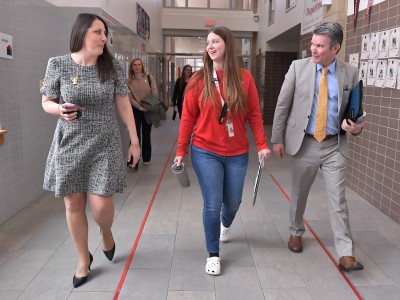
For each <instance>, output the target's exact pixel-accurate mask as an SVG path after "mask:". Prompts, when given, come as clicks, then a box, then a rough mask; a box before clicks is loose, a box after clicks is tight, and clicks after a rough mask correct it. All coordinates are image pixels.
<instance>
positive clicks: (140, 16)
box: [136, 3, 150, 40]
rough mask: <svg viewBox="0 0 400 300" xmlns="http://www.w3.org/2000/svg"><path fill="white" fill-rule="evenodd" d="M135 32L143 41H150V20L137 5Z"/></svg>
mask: <svg viewBox="0 0 400 300" xmlns="http://www.w3.org/2000/svg"><path fill="white" fill-rule="evenodd" d="M136 32H137V34H138V35H139V36H140V37H142V38H144V39H145V40H149V39H150V18H149V15H148V14H147V13H146V11H145V10H144V9H143V8H142V7H141V6H140V5H139V3H136Z"/></svg>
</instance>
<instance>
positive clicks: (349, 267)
mask: <svg viewBox="0 0 400 300" xmlns="http://www.w3.org/2000/svg"><path fill="white" fill-rule="evenodd" d="M339 269H340V270H342V271H346V272H350V271H359V270H362V269H364V266H363V265H362V264H360V263H359V262H358V261H356V258H355V257H353V256H342V257H341V258H340V259H339Z"/></svg>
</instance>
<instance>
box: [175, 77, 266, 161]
mask: <svg viewBox="0 0 400 300" xmlns="http://www.w3.org/2000/svg"><path fill="white" fill-rule="evenodd" d="M217 76H218V79H219V84H220V90H221V93H222V97H223V98H224V94H223V87H224V85H223V84H224V83H223V71H217ZM242 84H243V90H244V94H245V96H246V98H247V104H248V110H247V113H245V114H242V115H239V114H232V113H230V120H231V122H232V124H233V130H234V137H229V136H228V132H227V131H226V126H225V122H226V121H227V119H228V118H227V115H226V116H225V118H224V122H223V123H222V124H219V123H218V117H219V115H220V113H221V110H222V103H221V101H220V99H221V98H220V96H219V93H218V90H217V88H216V87H215V84H214V93H215V95H216V98H217V99H218V105H217V107H216V108H214V105H213V104H212V102H211V101H208V102H207V103H205V104H203V105H202V103H201V102H202V99H201V98H202V93H201V90H202V87H203V86H204V80H200V81H199V82H198V84H197V86H195V87H193V88H191V89H190V90H186V94H185V100H184V101H183V111H182V119H181V124H180V128H179V138H178V149H177V151H176V155H177V156H185V154H186V153H187V152H188V150H187V148H188V145H189V142H190V137H191V135H192V132H193V145H195V146H197V147H199V148H202V149H205V150H208V151H211V152H214V153H216V154H219V155H223V156H234V155H240V154H244V153H247V152H248V151H249V142H248V140H247V136H246V120H247V121H248V122H249V124H250V127H251V130H252V131H253V134H254V138H255V141H256V144H257V151H260V150H262V149H267V148H268V146H267V138H266V136H265V133H264V125H263V121H262V117H261V111H260V103H259V98H258V93H257V89H256V86H255V84H254V80H253V77H252V76H251V74H250V72H249V71H247V70H245V69H243V70H242Z"/></svg>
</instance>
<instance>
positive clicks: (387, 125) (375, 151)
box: [345, 0, 400, 223]
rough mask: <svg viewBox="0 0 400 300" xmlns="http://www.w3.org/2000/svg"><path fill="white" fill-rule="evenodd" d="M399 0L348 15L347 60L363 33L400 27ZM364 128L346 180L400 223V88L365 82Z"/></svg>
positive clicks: (352, 143) (353, 141)
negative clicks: (368, 14) (367, 11)
mask: <svg viewBox="0 0 400 300" xmlns="http://www.w3.org/2000/svg"><path fill="white" fill-rule="evenodd" d="M398 11H400V1H398V0H388V1H384V2H382V3H379V4H377V5H374V6H373V7H372V10H371V16H370V20H369V21H368V20H366V18H365V10H364V11H360V12H359V14H358V20H357V26H356V29H354V26H353V15H350V16H348V18H347V27H346V28H347V29H346V49H345V60H346V61H348V60H349V54H352V53H359V52H361V39H362V35H363V34H367V33H373V32H377V31H383V30H387V29H391V28H395V27H400V17H399V16H398ZM364 110H365V111H366V112H367V119H366V123H365V127H364V130H363V132H362V134H361V135H359V136H357V137H350V159H349V164H348V176H347V184H348V185H349V186H350V187H351V188H352V189H353V190H354V191H356V192H357V193H358V194H359V195H360V196H362V197H363V198H364V199H366V200H367V201H368V202H370V203H371V204H373V205H374V206H375V207H377V208H379V209H380V210H381V211H382V212H383V213H385V214H387V215H388V216H389V217H391V218H392V219H393V220H395V221H396V222H398V223H400V184H399V183H400V141H399V138H400V130H399V128H400V127H399V118H400V90H398V89H390V88H379V87H373V86H366V87H365V88H364Z"/></svg>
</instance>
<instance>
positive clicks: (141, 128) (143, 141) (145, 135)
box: [132, 106, 151, 162]
mask: <svg viewBox="0 0 400 300" xmlns="http://www.w3.org/2000/svg"><path fill="white" fill-rule="evenodd" d="M132 108H133V115H134V116H135V124H136V133H137V136H138V138H139V143H140V145H141V149H142V159H143V162H150V159H151V137H150V133H151V124H150V125H149V124H147V122H146V118H145V117H144V112H142V111H140V110H138V109H136V108H134V107H133V106H132Z"/></svg>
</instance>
